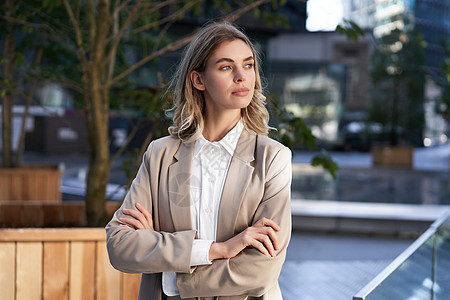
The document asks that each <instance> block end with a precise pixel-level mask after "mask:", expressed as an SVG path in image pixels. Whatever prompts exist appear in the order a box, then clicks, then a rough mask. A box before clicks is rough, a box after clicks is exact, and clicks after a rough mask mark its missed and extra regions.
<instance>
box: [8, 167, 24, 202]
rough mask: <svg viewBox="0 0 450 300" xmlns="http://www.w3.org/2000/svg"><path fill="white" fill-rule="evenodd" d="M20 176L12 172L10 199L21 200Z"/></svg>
mask: <svg viewBox="0 0 450 300" xmlns="http://www.w3.org/2000/svg"><path fill="white" fill-rule="evenodd" d="M22 189H23V187H22V176H21V174H20V173H18V174H14V175H13V176H12V178H11V190H10V200H22Z"/></svg>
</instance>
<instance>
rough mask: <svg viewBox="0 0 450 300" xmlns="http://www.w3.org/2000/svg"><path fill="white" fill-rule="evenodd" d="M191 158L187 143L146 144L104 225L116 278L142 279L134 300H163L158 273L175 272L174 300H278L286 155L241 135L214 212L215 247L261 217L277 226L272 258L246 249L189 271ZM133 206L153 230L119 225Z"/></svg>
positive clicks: (262, 139) (285, 228)
mask: <svg viewBox="0 0 450 300" xmlns="http://www.w3.org/2000/svg"><path fill="white" fill-rule="evenodd" d="M193 151H194V143H189V144H186V143H183V142H181V141H180V140H178V139H176V138H174V137H170V136H168V137H164V138H161V139H158V140H155V141H153V142H152V143H151V144H150V145H149V148H148V150H147V152H146V153H145V155H144V157H143V161H142V164H141V167H140V169H139V172H138V174H137V176H136V178H135V179H134V181H133V184H132V186H131V189H130V191H129V192H128V194H127V196H126V197H125V200H124V203H123V205H122V207H121V208H119V209H118V210H117V212H116V213H115V214H114V216H113V218H112V220H111V221H110V222H109V223H108V225H107V226H106V233H107V248H108V253H109V258H110V261H111V264H112V265H113V266H114V267H115V268H116V269H118V270H120V271H123V272H128V273H143V274H142V280H141V285H140V291H139V299H158V300H159V299H165V297H164V295H163V294H162V287H161V277H162V276H161V272H169V271H173V272H177V286H178V289H179V291H180V298H178V299H271V300H272V299H281V292H280V288H279V285H278V276H279V274H280V271H281V267H282V265H283V262H284V260H285V257H286V248H287V246H288V243H289V240H290V236H291V212H290V188H291V151H290V150H289V149H288V148H286V147H285V146H283V145H282V144H280V143H278V142H276V141H274V140H272V139H270V138H268V137H266V136H261V135H256V134H253V133H250V132H248V131H246V130H244V131H243V132H242V134H241V136H240V138H239V141H238V144H237V146H236V150H235V154H234V156H233V158H232V160H231V164H230V167H229V170H228V173H227V176H226V179H225V184H224V188H223V193H222V198H221V202H220V206H219V214H218V223H217V233H216V240H217V242H223V241H226V240H227V239H229V238H231V237H233V236H234V235H236V234H238V233H239V232H241V231H243V230H244V229H246V228H247V227H249V226H251V225H252V224H254V223H256V222H257V221H258V220H260V219H261V218H263V217H266V218H269V219H272V220H274V221H275V222H277V224H278V225H280V227H281V229H280V231H278V232H277V235H278V239H279V243H280V248H281V249H280V251H279V252H278V254H277V256H276V257H273V258H272V257H266V256H265V255H263V254H262V253H260V252H259V251H258V250H256V249H254V248H247V249H245V250H243V251H242V252H241V253H240V254H239V255H237V256H236V257H234V258H232V259H218V260H215V261H213V263H212V264H211V265H206V266H197V267H192V268H191V267H190V265H189V264H190V256H191V250H192V245H193V241H194V239H195V238H196V231H194V230H192V226H191V217H190V189H189V182H190V169H191V162H192V157H193ZM136 202H139V203H140V204H142V205H143V206H144V207H146V208H147V209H148V210H149V211H150V213H151V214H152V215H153V221H154V227H155V231H151V230H136V231H132V230H129V229H127V228H125V227H123V226H119V224H120V222H119V218H120V217H122V216H124V215H123V213H122V208H135V203H136ZM171 299H172V298H171ZM175 299H176V298H175Z"/></svg>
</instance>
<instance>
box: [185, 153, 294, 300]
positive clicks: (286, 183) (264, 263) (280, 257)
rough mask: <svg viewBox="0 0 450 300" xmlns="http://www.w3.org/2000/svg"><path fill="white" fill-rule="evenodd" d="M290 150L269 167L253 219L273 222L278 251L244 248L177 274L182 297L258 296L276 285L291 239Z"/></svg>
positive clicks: (278, 155) (280, 154)
mask: <svg viewBox="0 0 450 300" xmlns="http://www.w3.org/2000/svg"><path fill="white" fill-rule="evenodd" d="M291 156H292V155H291V151H290V150H289V149H288V148H286V147H283V148H281V150H279V151H278V152H277V154H276V155H275V156H274V158H273V160H272V161H271V163H270V164H269V167H268V171H267V176H266V178H267V179H266V183H265V186H264V196H263V199H262V200H261V202H260V204H259V206H258V208H257V210H256V213H255V215H254V218H253V221H252V222H253V224H254V223H256V222H257V221H258V220H260V219H261V218H263V217H266V218H269V219H272V220H274V221H275V222H276V223H277V224H278V225H279V226H280V228H281V229H280V230H279V231H278V232H277V235H278V239H279V244H280V250H279V252H278V254H277V255H276V257H267V256H265V255H264V254H262V253H261V252H259V251H258V250H256V249H255V248H247V249H245V250H243V251H242V252H241V253H240V254H239V255H237V256H236V257H234V258H231V259H219V260H215V261H213V263H212V265H209V266H198V267H197V268H196V269H195V271H194V272H192V273H191V274H177V286H178V289H179V291H180V295H181V297H182V298H189V297H195V296H197V297H209V296H235V295H248V296H253V297H259V296H262V295H263V294H265V293H266V292H267V291H268V290H270V289H271V288H272V287H273V286H274V285H275V284H277V282H278V277H279V275H280V272H281V267H282V265H283V263H284V260H285V257H286V249H287V246H288V244H289V240H290V237H291V210H290V193H291V179H292V171H291V170H292V167H291Z"/></svg>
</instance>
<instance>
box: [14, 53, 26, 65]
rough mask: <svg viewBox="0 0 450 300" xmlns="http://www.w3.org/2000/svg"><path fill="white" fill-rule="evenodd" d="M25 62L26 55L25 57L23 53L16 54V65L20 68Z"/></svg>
mask: <svg viewBox="0 0 450 300" xmlns="http://www.w3.org/2000/svg"><path fill="white" fill-rule="evenodd" d="M24 61H25V55H23V53H20V52H16V58H15V62H16V64H17V65H18V66H21V65H22V63H23V62H24Z"/></svg>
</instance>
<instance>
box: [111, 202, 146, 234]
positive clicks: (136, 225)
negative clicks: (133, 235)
mask: <svg viewBox="0 0 450 300" xmlns="http://www.w3.org/2000/svg"><path fill="white" fill-rule="evenodd" d="M136 209H137V210H135V209H127V208H124V209H123V210H122V212H123V213H124V214H125V215H128V216H131V217H132V218H119V220H120V221H121V222H123V223H125V224H123V225H122V226H127V227H131V228H132V229H135V230H136V229H150V230H154V228H153V218H152V215H151V214H150V213H149V212H148V210H146V209H145V207H143V206H142V205H141V204H139V203H136Z"/></svg>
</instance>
